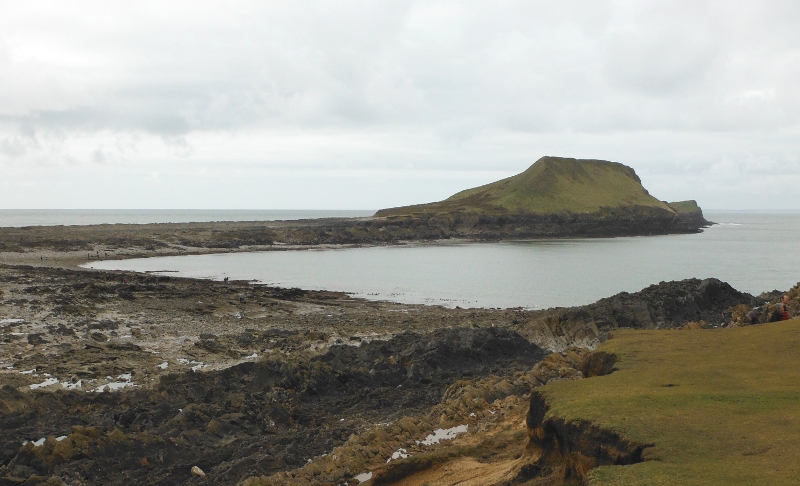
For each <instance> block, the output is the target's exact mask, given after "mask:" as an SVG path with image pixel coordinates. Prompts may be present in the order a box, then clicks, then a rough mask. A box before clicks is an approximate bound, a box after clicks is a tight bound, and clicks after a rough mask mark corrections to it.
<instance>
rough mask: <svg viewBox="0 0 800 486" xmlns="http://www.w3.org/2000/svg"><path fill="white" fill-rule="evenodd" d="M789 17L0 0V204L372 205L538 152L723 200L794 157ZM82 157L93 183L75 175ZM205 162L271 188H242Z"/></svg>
mask: <svg viewBox="0 0 800 486" xmlns="http://www.w3.org/2000/svg"><path fill="white" fill-rule="evenodd" d="M799 20H800V4H796V3H795V2H781V1H777V0H776V1H773V2H756V1H737V2H715V1H707V2H689V1H672V0H670V1H666V0H662V1H655V2H646V3H642V2H633V1H604V2H598V1H583V2H569V3H564V2H561V3H553V2H549V1H524V2H523V1H519V2H515V1H509V2H501V3H497V2H486V3H475V2H446V1H428V2H415V1H394V2H380V3H376V2H368V1H344V2H333V3H332V2H325V1H317V2H304V3H297V2H288V1H286V2H278V1H275V2H257V1H252V2H244V1H242V2H235V3H234V4H229V3H222V2H211V1H206V2H191V3H190V2H178V1H176V2H169V3H166V4H165V3H163V2H158V3H156V2H134V3H128V4H118V3H108V2H99V1H97V2H88V1H84V2H70V3H68V4H67V3H63V2H56V1H52V2H36V3H35V4H33V3H28V2H4V3H2V4H0V169H2V170H3V171H4V176H5V178H7V180H8V181H11V182H12V184H11V186H14V185H15V184H17V185H20V184H23V183H28V182H30V181H31V180H38V181H39V183H38V184H39V186H41V191H42V193H41V194H34V195H32V196H30V197H29V196H24V195H22V196H21V195H20V194H16V195H15V194H12V192H9V191H3V192H2V194H0V207H25V206H26V205H31V207H34V206H36V207H42V206H41V205H39V204H36V203H35V201H37V200H42V199H47V200H48V201H49V202H48V204H50V205H51V206H52V207H77V206H81V205H86V204H89V205H90V206H93V207H105V206H119V205H124V204H128V205H130V207H169V206H175V207H187V206H186V204H189V203H188V202H187V203H186V204H183V203H181V202H180V201H191V204H195V205H197V207H213V204H214V203H216V199H211V200H209V201H208V202H204V201H203V200H202V199H198V198H197V196H196V194H197V193H198V190H199V188H201V187H202V188H203V190H204V191H206V192H207V193H209V194H215V195H216V194H222V193H224V192H225V191H231V192H230V193H227V196H224V195H221V196H220V201H228V202H230V201H238V202H239V204H241V205H242V206H241V207H267V206H263V205H265V204H267V205H270V207H284V208H287V207H312V206H309V204H310V202H311V201H318V202H317V204H325V206H324V207H356V208H359V207H360V208H364V207H367V208H376V207H382V206H391V205H397V204H405V203H411V202H415V201H426V200H432V199H435V198H439V197H444V196H446V195H448V194H449V192H455V191H456V190H458V189H461V188H463V187H466V186H459V185H458V184H462V183H463V184H467V183H468V182H469V183H471V182H475V183H481V182H488V181H489V180H491V179H490V178H489V177H493V176H503V175H510V174H512V173H514V172H518V171H521V170H523V169H524V168H526V167H527V166H528V165H529V164H530V163H532V162H533V161H534V160H535V159H537V158H538V157H540V156H542V155H548V154H549V155H565V156H579V157H592V158H606V159H611V160H617V161H620V162H623V163H626V164H628V165H631V166H633V167H634V168H635V169H636V170H637V171H638V172H639V173H640V175H642V176H643V179H644V180H645V183H646V184H648V187H649V188H651V192H653V193H654V194H656V195H658V196H659V197H662V198H664V199H679V198H683V197H693V198H696V199H698V200H700V202H701V204H703V205H706V206H709V207H715V208H721V207H727V206H731V205H732V204H733V203H732V201H733V202H735V203H736V204H740V202H739V201H740V200H737V198H736V194H738V193H740V192H741V191H742V187H744V186H742V184H749V185H748V186H747V187H770V185H769V180H771V179H768V178H771V177H774V175H773V174H771V173H768V170H779V171H782V172H783V173H785V174H787V175H792V174H796V173H797V171H798V166H799V165H800V162H798V158H797V155H796V154H798V153H800V150H799V149H800V138H798V136H797V135H798V130H799V129H800V90H798V89H797V82H796V80H797V79H800V38H798V36H797V34H796V26H797V23H798V21H799ZM765 168H767V170H766V171H765ZM201 169H202V170H205V171H206V172H205V175H204V176H202V177H200V176H198V174H200V173H201ZM42 171H45V172H46V171H50V172H52V171H57V172H58V173H59V174H60V175H59V177H58V178H53V179H48V178H47V177H45V175H46V174H44V172H42ZM308 171H322V172H324V173H325V174H326V175H325V176H315V175H313V174H312V173H309V172H308ZM322 172H315V173H316V174H320V173H322ZM98 173H102V177H103V179H102V184H104V185H105V186H108V190H103V191H95V193H94V194H92V195H91V197H90V199H89V200H88V201H87V199H86V198H87V197H89V196H87V195H85V194H80V195H79V194H78V193H77V192H76V191H74V190H72V189H70V187H83V186H84V182H81V179H83V180H84V181H85V180H95V182H97V183H98V184H100V183H101V182H100V181H99V180H97V177H99V176H98V175H97V174H98ZM132 174H142V175H141V181H146V180H147V181H151V182H152V181H154V180H157V179H158V180H160V181H161V182H160V183H159V184H157V185H156V186H153V185H152V184H151V182H148V183H145V182H141V184H142V185H141V187H139V186H137V184H139V183H138V182H136V180H137V179H136V178H135V177H132V176H131V175H132ZM153 174H158V177H157V178H154V177H152V175H153ZM213 174H222V176H221V177H222V178H223V180H224V179H225V178H226V177H229V178H231V180H234V179H236V177H238V176H235V174H250V176H248V177H251V179H250V180H248V181H246V182H243V181H240V183H241V184H242V185H243V186H244V187H250V186H251V185H254V184H255V181H261V183H262V184H267V185H269V182H268V181H270V180H273V179H276V178H277V179H280V180H281V181H282V183H281V184H282V186H281V188H280V189H277V188H275V189H274V190H273V195H274V197H273V196H270V197H268V198H265V197H263V196H255V195H251V196H250V197H249V198H248V197H246V195H245V196H243V195H242V194H241V193H242V190H240V189H238V188H237V184H238V183H231V185H230V186H226V185H225V184H224V183H223V180H218V182H219V184H220V187H219V188H218V190H212V188H211V187H207V184H213V182H214V181H215V177H213V176H210V175H213ZM369 174H372V175H369ZM444 174H449V176H447V177H445V175H444ZM242 177H244V176H242ZM315 177H316V179H315ZM387 177H389V178H394V179H393V180H394V186H393V187H394V189H391V190H390V189H388V188H389V186H391V184H392V183H391V181H390V180H389V179H387ZM792 177H794V176H793V175H792ZM305 178H308V179H305ZM487 178H489V179H487ZM200 179H202V180H203V181H204V182H202V183H201V182H198V181H199V180H200ZM315 180H316V181H317V182H312V181H315ZM324 180H333V181H336V184H337V185H338V186H339V187H340V188H341V189H340V191H341V192H337V190H336V188H335V187H333V186H332V187H330V188H325V189H321V186H320V184H322V181H324ZM720 180H725V181H726V182H725V184H722V183H720V182H718V181H720ZM26 181H27V182H26ZM48 181H50V182H48ZM355 181H360V182H358V183H356V182H355ZM315 184H316V185H315ZM370 184H372V186H370ZM759 184H760V185H759ZM165 185H171V187H172V189H171V190H172V191H173V193H172V194H162V193H161V192H160V191H163V187H164V186H165ZM467 185H468V184H467ZM150 187H158V188H159V189H158V191H156V190H153V191H151V190H150V189H145V188H150ZM712 187H713V189H709V188H712ZM726 187H727V188H729V189H726ZM284 189H285V190H284ZM252 190H254V191H256V190H257V185H256V186H254V187H253V188H252ZM345 191H346V192H345ZM726 191H727V192H726ZM90 194H91V192H90ZM117 194H125V195H126V196H125V197H124V198H123V199H120V198H119V197H117ZM137 194H140V195H141V200H139V199H137V197H138V196H137ZM319 194H326V195H327V196H326V197H325V198H322V199H320V198H318V195H319ZM278 195H282V197H284V198H285V199H280V198H278ZM704 198H705V199H704ZM92 201H93V202H92ZM90 203H91V204H90ZM154 204H155V206H154ZM191 204H189V205H190V206H191ZM219 204H223V202H219ZM337 204H340V205H344V206H337ZM749 204H752V205H753V207H756V206H759V205H764V204H769V205H772V206H773V207H798V205H799V204H800V203H797V202H796V198H794V197H792V195H791V194H789V193H786V194H784V195H776V196H774V197H770V198H767V199H764V200H753V201H752V202H750V203H749ZM225 207H233V206H230V204H225Z"/></svg>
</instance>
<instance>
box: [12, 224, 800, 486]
mask: <svg viewBox="0 0 800 486" xmlns="http://www.w3.org/2000/svg"><path fill="white" fill-rule="evenodd" d="M287 224H288V223H287ZM298 224H299V223H298ZM299 225H300V226H302V224H299ZM147 226H148V227H149V228H146V229H145V231H139V232H138V235H139V236H140V237H141V238H145V239H147V238H150V237H151V236H152V235H150V236H148V235H149V233H148V232H147V231H152V230H153V227H156V228H157V229H158V225H147ZM212 226H213V225H212ZM247 226H251V227H252V228H258V225H256V224H252V225H250V224H245V225H244V226H243V227H247ZM208 227H209V226H208V225H205V224H197V225H196V226H191V225H190V226H184V227H183V230H184V231H187V233H186V234H181V233H178V234H177V236H173V237H174V238H183V240H181V241H182V242H183V243H186V242H188V241H193V240H191V237H190V236H187V235H190V233H191V232H192V231H193V232H194V233H191V234H194V235H195V236H193V238H198V239H201V238H206V237H207V236H208V234H207V233H205V232H206V231H208ZM189 228H193V229H191V231H189ZM204 228H205V229H204ZM134 229H135V228H128V227H119V228H94V229H92V228H88V229H87V227H69V228H45V229H32V230H27V229H19V230H15V231H16V232H11V233H7V232H5V231H4V233H3V238H4V240H3V241H4V242H6V245H8V242H10V241H16V242H17V244H18V247H19V248H16V249H23V247H24V249H26V250H29V251H17V252H8V251H6V252H5V253H3V255H2V256H3V264H2V265H0V424H2V425H1V426H2V430H3V431H4V435H3V437H2V439H0V484H71V485H76V486H77V485H84V484H250V485H256V484H358V483H359V482H360V481H362V480H364V481H366V480H367V478H369V481H372V484H394V483H396V482H398V481H400V480H401V479H402V480H403V481H406V482H407V483H408V484H422V483H424V482H425V481H427V482H430V483H432V484H455V483H456V482H459V481H461V482H465V484H469V482H468V481H474V482H475V484H521V483H529V484H561V482H563V479H564V477H565V476H564V475H563V474H564V471H566V470H565V469H564V468H561V469H559V468H558V467H551V466H553V464H550V465H549V466H548V463H547V461H548V460H547V459H542V455H541V453H540V452H539V453H536V452H534V449H535V448H534V449H532V448H531V447H532V445H531V444H533V443H534V442H535V441H529V439H528V436H529V435H530V434H531V432H530V430H533V429H535V428H536V427H534V426H530V424H534V425H536V424H535V423H534V422H536V421H535V420H533V421H532V419H530V418H529V419H528V423H529V426H528V427H526V426H525V425H524V422H525V417H526V415H529V412H530V410H531V403H532V399H531V398H530V392H531V389H532V388H535V387H536V386H540V385H543V384H545V383H547V382H549V381H552V380H559V379H576V378H580V377H583V376H592V375H594V374H598V373H599V372H598V371H597V369H601V370H602V363H601V364H600V365H595V364H593V363H594V362H595V361H596V359H597V358H596V357H593V355H592V353H591V349H593V348H594V347H595V346H597V345H598V344H599V343H601V342H603V341H605V340H606V339H608V338H609V336H610V335H611V334H613V332H614V330H615V329H619V328H634V329H681V328H699V327H728V326H739V325H745V324H748V323H750V322H746V314H747V312H748V311H749V310H750V309H753V308H756V309H758V318H757V320H758V321H761V322H764V321H766V320H767V318H768V315H769V309H770V306H771V304H772V303H774V302H775V301H776V299H777V297H778V295H777V294H763V295H761V296H751V295H749V294H745V293H741V292H738V291H736V290H735V289H733V288H732V287H730V285H728V284H726V283H724V282H720V281H718V280H714V279H707V280H696V279H690V280H685V281H681V282H662V283H660V284H657V285H653V286H650V287H648V288H646V289H643V290H642V291H640V292H636V293H621V294H618V295H615V296H612V297H609V298H606V299H601V300H600V301H598V302H596V303H594V304H590V305H586V306H581V307H574V308H556V309H547V310H539V311H533V310H521V309H446V308H442V307H435V306H422V305H404V304H396V303H390V302H374V301H366V300H361V299H354V298H351V297H349V296H347V295H346V294H343V293H336V292H318V291H305V290H300V289H281V288H273V287H267V286H260V285H251V284H250V283H248V282H227V283H226V282H215V281H206V280H194V279H186V278H170V277H163V276H153V275H146V274H134V273H126V272H100V271H91V270H85V269H79V268H75V267H76V265H78V264H80V263H83V262H85V261H86V259H87V255H86V253H89V252H88V251H87V248H86V246H85V245H87V244H88V243H87V242H88V241H92V234H93V232H94V234H95V235H98V234H99V237H98V238H97V239H96V241H95V242H94V243H92V245H93V246H92V249H93V251H94V256H95V257H96V256H97V253H98V252H99V251H100V249H101V248H102V249H103V251H104V252H105V250H113V255H115V256H114V257H115V258H120V257H132V256H144V255H147V254H150V253H153V252H159V251H162V252H167V251H175V252H176V253H177V250H180V249H183V250H187V249H188V250H191V251H206V250H203V249H202V248H201V247H199V246H181V245H180V244H179V243H175V245H176V246H165V247H160V248H159V249H155V250H151V249H149V247H148V246H146V245H147V244H149V243H147V242H144V240H136V241H134V240H132V239H126V238H133V237H134V235H135V234H137V233H136V232H135V231H134ZM159 231H160V229H159ZM253 231H255V229H254V230H253ZM115 238H117V239H115ZM161 238H166V237H164V236H162V237H161ZM112 241H116V242H117V245H116V246H114V247H113V248H112V247H111V246H110V242H112ZM148 241H149V240H148ZM198 241H199V240H198ZM66 242H70V243H69V245H73V246H69V245H67V244H66ZM123 243H124V244H123ZM192 244H193V245H194V244H196V243H192ZM37 245H38V246H37ZM141 245H145V246H141ZM243 249H247V247H245V248H237V250H243ZM6 250H8V246H6ZM209 250H210V249H209ZM81 254H82V255H81ZM88 256H89V257H91V256H93V255H91V254H90V255H88ZM105 256H106V255H105V254H103V257H105ZM109 257H111V256H109ZM22 263H28V264H22ZM795 290H797V289H795ZM795 290H793V292H795ZM797 293H798V292H795V293H794V294H792V295H793V297H792V298H793V299H794V300H797V299H798V298H800V295H795V294H797ZM593 359H594V360H595V361H592V360H593ZM598 367H599V368H598ZM529 429H530V430H529ZM543 433H544V432H543ZM437 434H438V435H437ZM439 435H441V437H439ZM429 436H430V437H433V438H432V439H428V437H429ZM437 437H439V438H438V439H437ZM537 437H538V436H537ZM547 437H548V436H547V435H546V434H545V435H543V436H542V438H541V441H544V442H541V441H540V442H541V444H540V445H546V443H547V442H546V438H547ZM537 454H538V455H537ZM554 460H555V459H553V461H554ZM551 462H552V461H551ZM537 468H538V469H537ZM537 471H538V472H537ZM533 472H536V474H534V473H533ZM413 478H417V479H419V481H418V482H414V481H416V480H412V479H413ZM543 481H544V482H543Z"/></svg>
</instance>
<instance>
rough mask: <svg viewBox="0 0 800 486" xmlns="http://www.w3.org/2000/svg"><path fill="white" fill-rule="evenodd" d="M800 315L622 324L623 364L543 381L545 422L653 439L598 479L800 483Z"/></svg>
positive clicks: (614, 346)
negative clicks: (726, 325) (634, 327)
mask: <svg viewBox="0 0 800 486" xmlns="http://www.w3.org/2000/svg"><path fill="white" fill-rule="evenodd" d="M799 326H800V319H794V320H790V321H784V322H780V323H773V324H762V325H758V326H750V327H740V328H730V329H715V330H696V331H631V330H624V331H616V332H615V333H614V339H611V340H609V341H608V342H606V343H605V344H603V345H602V346H601V347H600V350H601V351H605V352H606V353H613V354H614V355H616V356H617V358H618V361H617V363H616V368H618V370H617V371H615V372H613V373H611V374H609V375H606V376H602V377H595V378H592V379H588V380H576V381H568V382H557V383H553V384H551V385H548V386H547V387H544V388H542V389H541V395H542V396H543V397H544V398H545V401H546V403H547V406H548V407H549V411H548V412H547V414H546V416H545V421H548V420H553V419H556V420H560V421H563V422H565V423H591V424H594V425H596V426H597V427H600V428H602V429H605V430H608V431H612V432H615V433H617V434H619V435H620V436H622V437H625V438H627V439H629V440H630V441H632V442H634V443H638V444H640V445H645V449H644V461H643V462H640V463H638V464H633V465H627V466H603V467H599V468H596V469H593V470H592V471H590V472H589V474H588V475H587V479H588V482H589V484H592V485H611V484H626V485H636V484H642V485H644V484H647V485H659V484H703V485H713V484H725V485H729V484H800V462H798V460H797V458H798V457H800V425H798V424H800V420H799V419H800V407H798V403H800V353H798V349H800V332H798V329H800V327H799Z"/></svg>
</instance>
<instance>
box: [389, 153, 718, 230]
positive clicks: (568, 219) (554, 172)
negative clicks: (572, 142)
mask: <svg viewBox="0 0 800 486" xmlns="http://www.w3.org/2000/svg"><path fill="white" fill-rule="evenodd" d="M375 218H381V219H384V220H385V221H386V223H394V224H401V225H403V226H406V225H409V224H411V225H419V224H423V225H424V226H427V227H437V228H440V229H442V230H443V231H444V232H446V233H448V234H450V235H451V236H462V237H490V238H508V237H537V236H545V237H546V236H624V235H648V234H669V233H693V232H698V231H700V230H701V229H702V228H703V227H706V226H708V225H710V224H711V223H710V222H709V221H706V219H705V218H704V217H703V212H702V210H701V209H700V207H699V206H698V205H697V203H696V202H695V201H681V202H672V203H668V202H665V201H659V200H658V199H656V198H655V197H653V196H651V195H650V193H649V192H647V190H646V189H645V188H644V187H643V186H642V183H641V180H640V179H639V177H638V176H637V175H636V172H634V170H633V169H632V168H630V167H627V166H625V165H623V164H620V163H617V162H609V161H605V160H591V159H572V158H563V157H542V158H541V159H539V160H537V161H536V162H535V163H534V164H533V165H532V166H530V167H529V168H528V169H527V170H526V171H525V172H522V173H521V174H518V175H515V176H513V177H509V178H507V179H503V180H500V181H497V182H493V183H491V184H486V185H484V186H480V187H476V188H473V189H467V190H465V191H461V192H459V193H457V194H455V195H453V196H451V197H449V198H447V199H445V200H444V201H440V202H434V203H430V204H418V205H413V206H404V207H398V208H390V209H382V210H380V211H378V212H377V213H375ZM403 223H405V224H403Z"/></svg>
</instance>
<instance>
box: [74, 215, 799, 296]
mask: <svg viewBox="0 0 800 486" xmlns="http://www.w3.org/2000/svg"><path fill="white" fill-rule="evenodd" d="M706 217H707V218H708V219H710V220H713V221H716V222H717V223H718V224H716V225H714V226H711V227H710V228H707V229H706V230H705V231H703V232H702V233H699V234H691V235H666V236H648V237H625V238H607V239H599V238H596V239H559V240H532V241H514V242H502V243H468V244H446V243H445V244H433V245H408V246H379V247H367V248H349V249H335V250H300V251H268V252H258V253H229V254H215V255H190V256H177V257H156V258H147V259H135V260H112V261H103V262H95V263H92V264H89V265H87V266H88V267H91V268H97V269H116V270H131V271H139V272H163V273H164V274H166V275H178V276H186V277H195V278H210V279H222V278H224V277H229V278H231V279H241V280H252V281H257V282H259V283H263V284H269V285H275V286H281V287H299V288H304V289H318V290H334V291H344V292H348V293H351V294H353V295H354V296H357V297H364V298H367V299H375V300H389V301H396V302H404V303H419V304H436V305H444V306H448V307H455V306H460V307H500V308H508V307H523V308H547V307H555V306H573V305H582V304H588V303H591V302H594V301H596V300H598V299H600V298H603V297H608V296H611V295H614V294H616V293H618V292H622V291H627V292H635V291H638V290H641V289H642V288H644V287H646V286H648V285H651V284H655V283H658V282H660V281H668V280H680V279H685V278H693V277H696V278H707V277H715V278H719V279H720V280H723V281H726V282H728V283H730V284H731V285H733V286H734V287H735V288H737V289H738V290H742V291H746V292H750V293H754V294H758V293H761V292H763V291H769V290H773V289H779V290H787V289H789V288H790V287H792V286H793V285H795V284H796V283H797V282H798V280H800V251H798V249H800V246H799V245H798V241H800V213H797V212H785V213H755V212H738V211H737V212H734V211H730V212H723V211H709V212H707V214H706Z"/></svg>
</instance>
